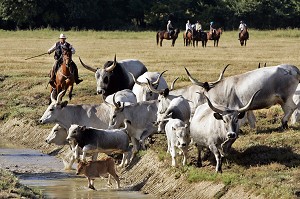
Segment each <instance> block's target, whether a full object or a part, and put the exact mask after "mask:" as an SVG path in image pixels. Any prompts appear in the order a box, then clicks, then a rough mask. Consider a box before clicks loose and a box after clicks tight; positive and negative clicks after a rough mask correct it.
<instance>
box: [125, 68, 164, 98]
mask: <svg viewBox="0 0 300 199" xmlns="http://www.w3.org/2000/svg"><path fill="white" fill-rule="evenodd" d="M166 71H167V70H165V71H163V72H162V73H160V74H159V75H158V77H157V79H156V80H155V81H153V82H151V85H152V87H153V88H155V89H157V87H158V86H159V82H160V78H161V77H162V75H163V74H164V73H165V72H166ZM129 74H130V75H131V77H132V79H133V81H134V83H135V85H134V88H133V90H134V91H135V94H137V96H136V98H137V101H149V100H155V99H157V94H156V93H153V92H152V91H151V90H150V89H149V88H148V83H147V81H146V82H140V81H139V80H138V79H140V78H142V79H143V80H144V78H146V76H144V75H142V76H140V77H139V78H138V79H136V78H135V77H134V75H133V74H132V73H130V72H129ZM144 74H145V73H144ZM147 74H149V73H147ZM149 82H150V80H149Z"/></svg>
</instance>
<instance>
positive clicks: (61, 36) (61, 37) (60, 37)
mask: <svg viewBox="0 0 300 199" xmlns="http://www.w3.org/2000/svg"><path fill="white" fill-rule="evenodd" d="M59 39H67V37H66V35H65V34H63V33H61V34H60V35H59Z"/></svg>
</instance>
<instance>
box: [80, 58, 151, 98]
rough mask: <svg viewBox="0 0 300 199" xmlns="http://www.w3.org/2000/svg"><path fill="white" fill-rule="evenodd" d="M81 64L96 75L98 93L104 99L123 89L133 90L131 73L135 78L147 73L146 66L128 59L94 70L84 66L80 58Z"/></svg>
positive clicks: (108, 63)
mask: <svg viewBox="0 0 300 199" xmlns="http://www.w3.org/2000/svg"><path fill="white" fill-rule="evenodd" d="M79 60H80V62H81V64H82V65H83V66H84V67H85V68H86V69H88V70H90V71H92V72H94V73H95V78H96V81H97V93H98V94H102V95H103V96H104V97H106V96H108V95H111V94H113V93H115V92H117V91H120V90H123V89H132V87H133V85H134V81H133V79H132V77H131V75H130V74H129V73H128V72H131V73H132V74H133V75H134V77H135V78H138V77H139V76H140V75H142V74H143V73H145V72H146V71H147V68H146V67H145V65H144V64H143V63H142V62H140V61H139V60H136V59H126V60H122V61H118V62H117V60H116V56H115V58H114V61H108V62H106V63H105V64H104V67H103V68H102V69H101V68H93V67H91V66H88V65H86V64H84V63H83V62H82V61H81V59H80V58H79Z"/></svg>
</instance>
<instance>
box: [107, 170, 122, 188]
mask: <svg viewBox="0 0 300 199" xmlns="http://www.w3.org/2000/svg"><path fill="white" fill-rule="evenodd" d="M109 174H110V175H109V176H112V177H113V178H114V179H115V181H116V184H117V188H118V189H119V188H120V179H119V176H118V175H117V174H116V171H115V169H114V168H110V170H109Z"/></svg>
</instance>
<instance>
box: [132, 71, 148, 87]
mask: <svg viewBox="0 0 300 199" xmlns="http://www.w3.org/2000/svg"><path fill="white" fill-rule="evenodd" d="M128 73H129V74H130V75H131V77H132V79H133V81H134V83H136V84H137V85H140V86H147V85H148V84H147V83H144V82H139V81H138V80H137V79H135V77H134V75H133V74H132V73H131V72H128Z"/></svg>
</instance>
